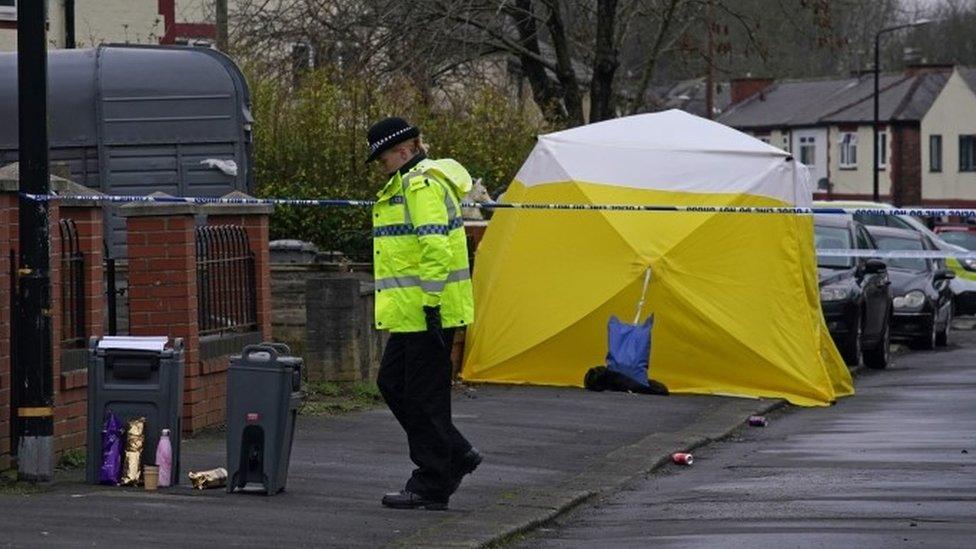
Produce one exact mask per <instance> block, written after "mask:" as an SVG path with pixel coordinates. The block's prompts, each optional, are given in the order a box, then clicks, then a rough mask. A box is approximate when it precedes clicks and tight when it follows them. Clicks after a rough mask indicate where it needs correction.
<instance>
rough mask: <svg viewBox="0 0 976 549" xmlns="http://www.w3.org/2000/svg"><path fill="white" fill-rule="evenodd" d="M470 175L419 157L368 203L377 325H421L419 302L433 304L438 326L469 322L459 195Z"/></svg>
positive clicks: (408, 328)
mask: <svg viewBox="0 0 976 549" xmlns="http://www.w3.org/2000/svg"><path fill="white" fill-rule="evenodd" d="M470 189H471V176H470V175H468V172H467V170H465V169H464V167H463V166H461V164H459V163H457V162H455V161H454V160H450V159H443V160H430V159H425V160H422V161H420V163H418V164H417V165H416V166H414V168H413V169H412V170H410V171H409V172H408V173H406V174H404V175H403V176H401V175H400V174H399V173H397V174H395V175H394V176H393V177H391V178H390V180H389V182H387V184H386V186H385V187H383V190H381V191H380V192H379V194H378V195H377V196H378V199H377V201H376V204H375V205H374V206H373V275H374V277H375V283H376V327H377V328H378V329H381V330H390V331H393V332H422V331H424V330H426V329H427V324H426V321H425V319H424V310H423V308H424V306H440V308H441V323H442V325H443V326H444V327H445V328H453V327H457V326H465V325H468V324H471V322H473V321H474V297H473V293H472V290H471V271H470V268H469V266H468V243H467V238H466V236H465V233H464V223H463V221H462V220H461V206H460V202H461V201H460V197H461V196H463V195H464V193H466V192H468V191H469V190H470Z"/></svg>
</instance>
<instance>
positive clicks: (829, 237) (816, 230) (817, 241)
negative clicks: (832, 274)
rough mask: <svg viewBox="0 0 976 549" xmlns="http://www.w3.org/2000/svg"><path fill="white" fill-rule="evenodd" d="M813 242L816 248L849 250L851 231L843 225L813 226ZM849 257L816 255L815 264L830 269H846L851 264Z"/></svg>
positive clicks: (851, 260) (851, 259) (852, 260)
mask: <svg viewBox="0 0 976 549" xmlns="http://www.w3.org/2000/svg"><path fill="white" fill-rule="evenodd" d="M813 243H814V246H816V248H817V249H818V250H850V249H851V248H852V247H853V246H852V245H851V233H850V231H848V230H847V229H846V228H844V227H824V226H820V225H815V226H814V227H813ZM853 262H854V258H851V257H822V256H819V255H818V256H817V266H818V267H827V268H830V269H846V268H848V267H850V266H851V265H853Z"/></svg>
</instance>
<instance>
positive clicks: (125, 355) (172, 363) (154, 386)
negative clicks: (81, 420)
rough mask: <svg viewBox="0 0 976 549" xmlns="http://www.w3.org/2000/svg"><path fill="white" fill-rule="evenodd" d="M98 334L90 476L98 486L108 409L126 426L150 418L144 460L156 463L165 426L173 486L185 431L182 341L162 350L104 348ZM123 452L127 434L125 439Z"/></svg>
mask: <svg viewBox="0 0 976 549" xmlns="http://www.w3.org/2000/svg"><path fill="white" fill-rule="evenodd" d="M98 342H99V339H98V338H91V340H90V342H89V361H88V444H87V446H88V459H87V462H86V463H87V465H86V470H85V479H86V481H87V482H89V483H91V484H98V476H99V475H98V473H99V470H100V469H101V466H102V429H103V428H104V425H105V417H106V415H107V412H108V410H111V411H113V412H115V415H117V416H119V418H120V419H121V420H122V423H123V425H125V423H126V422H128V421H129V420H130V419H133V418H137V417H140V416H144V417H145V418H146V428H145V433H146V438H145V442H144V444H143V448H142V463H144V464H146V463H154V462H155V461H156V444H157V443H158V442H159V436H160V433H161V432H162V430H163V429H169V430H170V441H171V443H172V445H173V472H172V478H173V484H174V485H175V484H177V483H179V479H180V434H181V432H182V427H183V421H182V417H183V369H184V350H183V340H182V339H176V340H175V341H174V344H173V346H172V347H171V348H166V349H164V350H163V351H161V352H155V351H136V350H130V349H99V348H98ZM122 443H123V450H124V444H125V437H124V435H123V439H122Z"/></svg>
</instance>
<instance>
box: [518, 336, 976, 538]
mask: <svg viewBox="0 0 976 549" xmlns="http://www.w3.org/2000/svg"><path fill="white" fill-rule="evenodd" d="M973 324H974V323H973V322H968V323H965V322H964V323H959V324H957V327H960V328H963V327H965V328H969V329H970V330H971V329H972V327H973ZM950 342H951V346H950V347H949V348H948V349H943V350H937V351H930V352H913V353H909V354H907V355H903V356H900V357H898V358H897V359H896V361H895V363H894V365H893V366H891V367H890V368H889V369H888V370H886V371H877V372H876V371H864V372H862V373H861V375H860V376H859V378H858V379H857V391H858V392H857V395H856V396H855V397H854V398H849V399H842V400H841V401H839V402H838V403H837V404H836V405H835V406H833V407H831V408H829V409H791V410H790V411H788V412H785V413H784V412H783V411H778V412H773V413H772V414H770V416H769V417H770V419H771V423H770V425H769V426H768V427H766V428H761V429H760V428H748V427H745V428H741V429H739V430H737V431H736V432H735V433H734V434H733V435H732V436H731V437H729V438H728V439H726V440H724V441H722V442H719V443H716V444H713V445H709V446H708V447H707V448H701V449H700V450H699V451H697V452H696V453H695V463H694V465H693V466H691V467H679V466H675V465H668V466H665V467H662V468H660V469H658V470H656V471H655V472H654V473H652V474H649V475H645V478H644V479H643V480H641V481H638V482H635V483H632V484H631V485H629V486H627V488H626V489H625V490H623V491H621V492H619V493H618V494H615V495H612V496H608V497H604V498H600V499H595V500H593V501H592V502H591V503H592V504H591V505H586V506H584V507H581V508H578V509H577V510H575V511H574V512H572V513H570V514H567V515H564V516H563V517H561V518H559V519H558V520H556V521H554V522H552V523H549V524H546V525H544V527H543V528H541V529H540V530H538V531H537V533H536V534H534V535H532V536H529V537H527V538H524V539H522V540H520V541H518V542H517V543H515V544H514V545H517V546H518V547H522V548H529V547H532V548H548V547H560V548H566V547H570V548H572V547H591V546H596V545H598V546H603V547H614V548H618V547H621V548H626V547H663V548H679V547H680V548H693V547H723V548H737V547H743V548H745V547H748V548H765V547H769V548H777V549H779V548H783V547H803V548H805V547H859V548H863V549H869V548H890V547H918V546H927V547H932V546H935V547H942V548H954V547H960V548H962V547H966V548H968V547H974V542H973V539H974V537H976V331H956V332H953V333H952V334H951V336H950Z"/></svg>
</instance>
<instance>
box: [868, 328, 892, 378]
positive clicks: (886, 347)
mask: <svg viewBox="0 0 976 549" xmlns="http://www.w3.org/2000/svg"><path fill="white" fill-rule="evenodd" d="M890 363H891V319H890V318H889V319H886V320H885V325H884V331H883V332H882V333H881V340H880V341H878V345H877V346H875V347H874V348H873V349H865V350H864V365H865V366H867V367H868V368H873V369H875V370H882V369H884V368H887V367H888V364H890Z"/></svg>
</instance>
